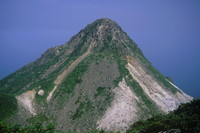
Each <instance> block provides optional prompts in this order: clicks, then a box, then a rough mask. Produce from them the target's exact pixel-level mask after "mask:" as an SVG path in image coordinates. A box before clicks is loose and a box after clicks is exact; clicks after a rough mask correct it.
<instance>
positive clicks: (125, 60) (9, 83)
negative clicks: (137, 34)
mask: <svg viewBox="0 0 200 133" xmlns="http://www.w3.org/2000/svg"><path fill="white" fill-rule="evenodd" d="M0 99H1V104H0V109H1V111H0V118H1V119H4V120H7V121H9V122H12V123H18V124H22V125H23V124H26V123H27V122H31V121H35V120H36V119H37V120H41V121H47V122H52V121H53V122H55V123H56V124H57V126H56V128H57V129H60V130H63V131H69V130H72V131H76V132H83V131H87V130H92V129H103V130H106V131H114V132H116V131H121V132H126V130H127V129H128V128H129V127H130V125H132V124H133V123H135V122H136V121H138V120H143V119H147V118H150V117H152V116H154V115H157V114H160V113H161V114H167V113H168V112H170V111H172V110H175V109H177V108H178V106H179V105H180V104H181V103H185V102H188V101H190V100H192V99H193V98H192V97H190V96H188V95H187V94H185V93H184V92H183V91H182V90H180V89H179V88H178V87H177V86H175V85H174V84H173V83H172V82H171V81H169V80H168V78H166V77H164V76H163V75H162V74H161V73H160V72H158V71H157V70H156V69H155V68H154V67H153V66H152V65H151V63H150V62H149V61H148V60H147V59H146V58H145V57H144V55H143V53H142V51H141V50H140V49H139V48H138V46H137V45H136V44H135V43H134V42H133V41H132V40H131V39H130V38H129V37H128V36H127V34H126V33H125V32H124V31H123V30H122V29H121V28H120V27H119V26H118V25H117V23H116V22H114V21H112V20H110V19H99V20H96V21H95V22H93V23H92V24H89V25H88V26H86V28H84V29H83V30H81V31H80V32H79V33H78V34H77V35H75V36H74V37H72V38H71V39H70V40H69V41H68V42H67V43H65V44H64V45H61V46H57V47H54V48H50V49H48V50H47V51H46V52H45V53H44V54H42V56H41V57H40V58H39V59H37V60H36V61H34V62H33V63H30V64H28V65H26V66H24V67H22V68H21V69H19V70H18V71H16V72H14V73H12V74H11V75H9V76H7V77H6V78H4V79H2V80H1V81H0Z"/></svg>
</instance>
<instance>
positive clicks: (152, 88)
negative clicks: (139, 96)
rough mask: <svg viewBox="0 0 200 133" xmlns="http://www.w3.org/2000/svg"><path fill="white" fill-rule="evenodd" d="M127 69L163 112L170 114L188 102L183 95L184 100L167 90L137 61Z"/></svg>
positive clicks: (129, 64) (128, 65) (130, 63)
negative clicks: (181, 104)
mask: <svg viewBox="0 0 200 133" xmlns="http://www.w3.org/2000/svg"><path fill="white" fill-rule="evenodd" d="M129 61H130V60H129ZM127 69H128V70H129V72H130V74H131V75H132V77H133V79H134V80H136V81H137V82H138V83H139V85H140V86H141V88H142V89H143V91H144V92H145V94H146V95H147V96H148V97H149V98H150V99H151V100H152V101H153V102H154V103H155V104H156V105H157V106H158V107H160V109H161V110H162V111H163V112H166V113H168V112H169V111H173V110H175V109H177V108H178V106H179V105H180V103H182V102H184V101H186V100H187V97H184V96H183V94H179V95H181V96H179V97H182V98H180V99H179V98H177V95H176V94H173V93H172V92H170V91H168V90H166V89H165V88H164V87H163V86H161V85H160V84H159V83H158V82H157V80H156V79H155V78H154V77H153V76H151V75H150V74H148V73H146V71H145V70H144V69H143V68H142V67H141V66H140V63H139V62H137V61H136V60H134V61H132V62H129V63H128V64H127Z"/></svg>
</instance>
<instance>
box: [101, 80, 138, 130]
mask: <svg viewBox="0 0 200 133" xmlns="http://www.w3.org/2000/svg"><path fill="white" fill-rule="evenodd" d="M113 92H114V95H115V96H114V100H113V102H112V104H111V107H109V108H108V109H107V111H106V113H105V114H104V116H103V117H102V118H101V119H100V120H99V121H98V122H97V125H98V127H97V128H98V129H104V130H106V131H114V132H117V131H121V132H126V130H127V129H128V128H129V126H130V125H131V124H133V123H134V122H136V121H137V120H138V119H139V114H138V111H139V109H138V108H137V102H138V101H139V99H138V97H137V96H136V94H134V93H133V92H132V91H131V89H130V87H129V86H127V84H126V82H125V80H124V79H123V81H121V82H120V83H119V87H116V88H114V89H113Z"/></svg>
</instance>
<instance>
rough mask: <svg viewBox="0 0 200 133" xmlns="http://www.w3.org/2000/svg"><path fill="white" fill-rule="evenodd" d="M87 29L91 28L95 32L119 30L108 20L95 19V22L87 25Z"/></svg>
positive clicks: (113, 22)
mask: <svg viewBox="0 0 200 133" xmlns="http://www.w3.org/2000/svg"><path fill="white" fill-rule="evenodd" d="M88 27H89V28H91V27H93V28H95V29H97V30H106V31H108V30H109V29H115V30H116V29H118V30H119V29H121V28H120V27H119V26H118V24H117V23H116V22H115V21H113V20H111V19H108V18H102V19H97V20H96V21H94V22H93V23H91V24H90V25H88Z"/></svg>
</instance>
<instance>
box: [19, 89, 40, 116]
mask: <svg viewBox="0 0 200 133" xmlns="http://www.w3.org/2000/svg"><path fill="white" fill-rule="evenodd" d="M35 93H36V92H35V90H34V89H33V90H30V91H27V92H24V93H22V94H21V95H18V96H16V99H17V102H18V104H20V105H22V106H23V107H24V108H25V109H26V110H28V111H29V112H30V113H31V114H32V115H36V111H35V109H34V99H35Z"/></svg>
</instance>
